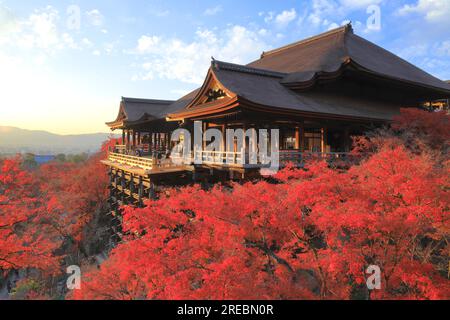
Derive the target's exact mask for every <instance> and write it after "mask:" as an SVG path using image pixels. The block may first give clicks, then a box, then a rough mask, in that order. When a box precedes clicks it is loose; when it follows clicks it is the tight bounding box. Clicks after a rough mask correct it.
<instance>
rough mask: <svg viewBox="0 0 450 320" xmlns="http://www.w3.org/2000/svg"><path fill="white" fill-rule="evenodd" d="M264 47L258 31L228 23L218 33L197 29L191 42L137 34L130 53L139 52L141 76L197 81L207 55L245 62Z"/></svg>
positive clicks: (198, 82)
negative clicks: (225, 27)
mask: <svg viewBox="0 0 450 320" xmlns="http://www.w3.org/2000/svg"><path fill="white" fill-rule="evenodd" d="M267 49H268V45H266V43H264V41H263V40H262V39H261V36H260V34H259V33H258V31H252V30H249V29H247V28H245V27H243V26H239V25H235V26H230V27H229V28H228V29H226V30H224V31H223V32H222V33H221V34H217V33H216V32H214V31H212V30H209V29H199V30H197V32H196V34H195V38H194V40H193V41H191V42H185V41H183V40H181V39H178V38H163V37H159V36H155V35H153V36H148V35H143V36H141V37H140V38H139V39H138V41H137V45H136V48H135V49H134V50H133V53H134V54H138V55H140V56H141V59H142V61H143V63H142V64H141V66H140V68H141V74H140V75H139V77H140V79H141V80H145V79H153V78H155V77H159V78H163V79H171V80H179V81H183V82H186V83H195V84H201V83H202V82H203V80H204V77H205V74H206V71H207V69H208V67H209V66H210V61H211V56H214V57H215V58H216V59H218V60H225V61H228V62H233V63H247V62H249V61H251V60H253V59H255V58H257V57H258V56H259V54H260V53H261V52H262V51H264V50H267Z"/></svg>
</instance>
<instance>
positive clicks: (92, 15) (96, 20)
mask: <svg viewBox="0 0 450 320" xmlns="http://www.w3.org/2000/svg"><path fill="white" fill-rule="evenodd" d="M86 16H87V18H88V20H89V23H90V24H92V25H93V26H96V27H99V26H101V25H103V21H104V19H105V18H104V17H103V15H102V14H101V13H100V11H99V10H98V9H92V10H90V11H87V12H86Z"/></svg>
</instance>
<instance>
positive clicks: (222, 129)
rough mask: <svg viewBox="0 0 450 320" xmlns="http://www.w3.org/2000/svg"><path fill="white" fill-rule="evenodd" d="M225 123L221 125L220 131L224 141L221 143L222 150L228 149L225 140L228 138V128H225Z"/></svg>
mask: <svg viewBox="0 0 450 320" xmlns="http://www.w3.org/2000/svg"><path fill="white" fill-rule="evenodd" d="M225 126H226V125H225V124H222V125H221V126H220V132H222V142H221V144H220V150H221V151H226V149H225V141H226V139H227V137H226V132H227V131H226V128H225Z"/></svg>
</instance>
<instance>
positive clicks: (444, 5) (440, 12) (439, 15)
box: [397, 0, 450, 23]
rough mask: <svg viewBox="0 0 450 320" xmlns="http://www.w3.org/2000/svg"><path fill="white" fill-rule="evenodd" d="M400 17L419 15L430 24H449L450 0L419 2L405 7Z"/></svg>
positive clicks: (419, 0)
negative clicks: (412, 14)
mask: <svg viewBox="0 0 450 320" xmlns="http://www.w3.org/2000/svg"><path fill="white" fill-rule="evenodd" d="M397 13H398V14H399V15H408V14H411V13H418V14H422V15H424V16H425V19H426V20H427V21H429V22H437V23H441V22H449V21H450V18H449V17H450V1H449V0H418V2H417V3H416V4H415V5H409V4H407V5H404V6H403V7H402V8H400V9H399V10H398V12H397Z"/></svg>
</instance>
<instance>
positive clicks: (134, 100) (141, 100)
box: [122, 97, 175, 104]
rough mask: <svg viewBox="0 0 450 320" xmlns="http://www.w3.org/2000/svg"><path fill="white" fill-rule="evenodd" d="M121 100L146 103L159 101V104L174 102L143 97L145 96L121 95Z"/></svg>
mask: <svg viewBox="0 0 450 320" xmlns="http://www.w3.org/2000/svg"><path fill="white" fill-rule="evenodd" d="M122 101H129V102H146V103H152V104H156V103H161V104H171V103H173V102H175V100H162V99H145V98H131V97H122Z"/></svg>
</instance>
